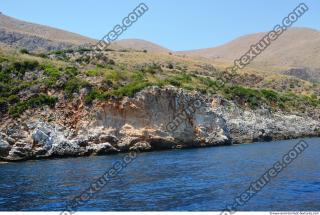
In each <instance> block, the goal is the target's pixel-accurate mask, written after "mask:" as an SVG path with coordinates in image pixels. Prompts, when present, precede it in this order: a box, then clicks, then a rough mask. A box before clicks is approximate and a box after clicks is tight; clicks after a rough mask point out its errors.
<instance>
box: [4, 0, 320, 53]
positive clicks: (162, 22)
mask: <svg viewBox="0 0 320 215" xmlns="http://www.w3.org/2000/svg"><path fill="white" fill-rule="evenodd" d="M141 2H144V3H145V4H146V5H148V7H149V11H148V12H146V13H145V14H144V15H143V16H142V17H141V18H140V19H139V20H138V21H137V22H136V23H134V24H133V25H132V26H131V27H130V28H129V29H128V30H127V31H125V32H124V33H123V34H122V35H121V36H120V37H119V39H126V38H139V39H145V40H148V41H151V42H154V43H157V44H159V45H162V46H164V47H166V48H169V49H171V50H188V49H197V48H208V47H213V46H217V45H221V44H223V43H225V42H228V41H230V40H232V39H235V38H236V37H239V36H242V35H245V34H249V33H255V32H262V31H269V30H271V29H272V28H273V27H274V26H275V25H276V24H278V23H279V24H280V23H281V21H282V19H283V18H284V17H285V16H287V14H288V13H289V12H291V11H292V10H293V9H294V8H295V7H296V6H297V5H299V3H301V1H296V0H268V1H267V0H264V1H255V0H241V1H240V0H220V1H217V0H216V1H215V0H196V1H190V0H184V1H183V0H144V1H136V0H117V1H115V0H113V1H111V0H90V1H89V0H86V1H85V0H50V1H49V0H0V11H1V12H2V13H4V14H6V15H8V16H12V17H15V18H18V19H22V20H26V21H30V22H35V23H39V24H44V25H49V26H52V27H57V28H61V29H64V30H68V31H71V32H75V33H79V34H82V35H85V36H89V37H92V38H96V39H101V38H102V37H103V36H104V35H105V34H106V33H108V32H109V31H110V30H112V29H113V27H114V26H115V25H116V24H120V23H121V21H122V19H123V18H124V17H126V16H127V15H128V13H130V12H131V11H132V10H133V9H134V8H135V7H136V6H137V5H139V3H141ZM303 2H304V3H305V4H307V5H308V7H309V11H308V12H307V13H305V14H304V15H303V17H301V19H299V20H298V22H297V23H295V24H294V26H297V27H298V26H299V27H309V28H314V29H317V30H320V18H319V16H320V1H319V0H305V1H303Z"/></svg>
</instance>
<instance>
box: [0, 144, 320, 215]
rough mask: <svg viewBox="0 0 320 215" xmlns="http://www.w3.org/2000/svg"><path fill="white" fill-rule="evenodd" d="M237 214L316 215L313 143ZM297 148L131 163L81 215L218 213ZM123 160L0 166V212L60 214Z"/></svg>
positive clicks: (154, 156) (239, 149)
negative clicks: (294, 214)
mask: <svg viewBox="0 0 320 215" xmlns="http://www.w3.org/2000/svg"><path fill="white" fill-rule="evenodd" d="M304 140H305V141H306V142H307V143H308V145H309V147H308V148H307V149H306V150H305V151H304V152H303V153H302V154H301V155H299V157H298V158H297V159H296V160H294V161H293V162H292V163H291V164H290V165H289V166H288V167H287V168H286V169H284V170H283V171H282V172H281V173H280V174H279V175H278V176H277V177H275V178H273V179H272V180H271V181H270V183H269V184H267V185H266V186H265V187H264V188H263V189H262V190H261V191H260V192H259V193H258V194H257V195H255V196H254V197H253V198H252V199H250V200H249V201H248V202H247V203H246V204H244V205H243V206H241V207H240V208H238V209H239V210H263V211H270V210H281V211H284V210H285V211H287V210H290V211H291V210H295V211H296V210H304V211H305V210H318V211H319V210H320V162H319V159H320V138H308V139H304ZM297 142H298V140H287V141H273V142H267V143H254V144H244V145H233V146H220V147H211V148H197V149H187V150H168V151H157V152H148V153H141V154H138V156H137V158H136V159H135V160H134V161H133V162H132V163H130V164H129V165H128V166H127V167H126V168H125V169H123V171H122V172H121V173H120V174H119V175H117V176H116V177H115V178H113V179H112V180H111V182H110V183H109V184H107V185H106V187H105V188H104V189H103V190H101V191H100V192H98V193H96V194H95V195H94V197H93V198H92V199H90V200H89V201H88V202H87V203H86V204H85V205H83V206H81V207H80V208H79V209H78V210H80V211H211V210H222V209H224V208H225V206H226V205H227V204H230V203H232V202H233V200H234V198H235V197H237V196H239V195H240V194H241V193H242V192H244V191H245V190H246V189H247V188H248V186H249V185H250V183H251V182H253V181H255V180H257V179H258V178H259V177H260V176H261V175H262V174H263V173H264V172H265V171H266V170H268V169H269V168H270V167H272V165H273V164H274V162H276V161H278V160H280V159H281V158H282V156H283V155H284V154H285V153H287V152H288V151H289V150H290V149H291V148H292V147H293V146H294V145H295V144H296V143H297ZM123 156H124V154H117V155H106V156H96V157H79V158H66V159H52V160H36V161H26V162H19V163H2V164H0V210H1V211H48V210H50V211H51V210H53V211H59V210H64V208H65V205H66V202H67V201H70V200H71V199H73V198H74V197H75V196H77V195H79V194H81V193H82V192H83V191H84V190H85V189H87V188H88V187H89V186H90V183H92V182H93V181H94V180H95V179H97V178H98V177H100V176H101V175H103V174H104V172H105V171H106V170H108V169H109V168H110V167H111V166H112V164H113V163H114V162H116V161H118V160H121V159H122V157H123Z"/></svg>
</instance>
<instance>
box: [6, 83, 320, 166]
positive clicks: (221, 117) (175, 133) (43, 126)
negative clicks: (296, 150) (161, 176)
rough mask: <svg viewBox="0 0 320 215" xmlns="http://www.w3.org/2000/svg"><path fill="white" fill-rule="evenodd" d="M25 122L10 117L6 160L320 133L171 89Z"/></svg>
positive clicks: (309, 125)
mask: <svg viewBox="0 0 320 215" xmlns="http://www.w3.org/2000/svg"><path fill="white" fill-rule="evenodd" d="M80 97H81V96H80ZM69 106H71V107H72V108H73V109H70V107H69ZM68 107H69V109H70V110H69V109H68ZM48 116H49V118H48ZM49 119H50V120H49ZM62 119H63V120H62ZM19 120H20V121H19ZM19 120H14V121H12V120H11V121H10V120H8V122H5V123H4V125H5V126H1V135H0V157H1V159H3V160H8V161H17V160H26V159H39V158H48V157H65V156H87V155H100V154H109V153H117V152H126V151H130V150H140V151H150V150H161V149H178V148H187V147H203V146H213V145H224V144H231V143H244V142H252V141H260V140H271V139H288V138H296V137H302V136H317V135H319V134H320V123H319V120H314V119H311V118H309V117H307V116H297V115H292V114H291V115H289V114H284V113H281V112H277V113H272V112H270V111H268V110H265V109H259V110H255V111H249V110H242V109H241V108H239V107H237V106H236V105H234V104H232V103H230V102H229V103H228V102H227V101H223V100H222V99H220V98H219V97H211V98H207V97H205V96H203V95H201V94H199V93H195V92H194V93H190V92H185V91H183V90H180V89H177V88H173V87H168V88H164V89H161V88H158V87H150V88H147V89H145V90H143V91H141V92H139V93H137V94H136V96H135V97H133V98H128V97H125V98H123V99H122V100H109V101H107V102H96V103H94V104H93V105H92V107H89V108H85V107H84V106H83V104H82V103H81V99H80V100H79V101H78V102H75V103H74V104H71V105H70V104H68V105H65V104H58V105H57V106H56V108H55V109H53V110H49V109H47V110H37V111H33V112H28V113H25V115H24V116H23V117H22V118H21V119H19Z"/></svg>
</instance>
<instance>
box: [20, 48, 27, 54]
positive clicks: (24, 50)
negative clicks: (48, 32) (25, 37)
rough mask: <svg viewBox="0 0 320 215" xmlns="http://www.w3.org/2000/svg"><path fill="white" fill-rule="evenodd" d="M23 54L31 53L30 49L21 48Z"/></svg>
mask: <svg viewBox="0 0 320 215" xmlns="http://www.w3.org/2000/svg"><path fill="white" fill-rule="evenodd" d="M20 53H21V54H29V51H28V50H27V49H20Z"/></svg>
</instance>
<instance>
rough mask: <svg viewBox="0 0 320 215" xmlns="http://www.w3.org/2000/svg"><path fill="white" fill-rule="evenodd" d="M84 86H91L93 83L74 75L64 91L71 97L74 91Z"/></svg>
mask: <svg viewBox="0 0 320 215" xmlns="http://www.w3.org/2000/svg"><path fill="white" fill-rule="evenodd" d="M84 87H88V88H91V85H90V83H88V82H87V81H84V80H81V79H79V78H76V77H73V78H71V79H69V80H68V81H67V82H66V83H65V85H64V91H65V93H66V94H67V96H69V97H70V96H71V95H72V94H73V93H78V92H79V90H80V89H81V88H84Z"/></svg>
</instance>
